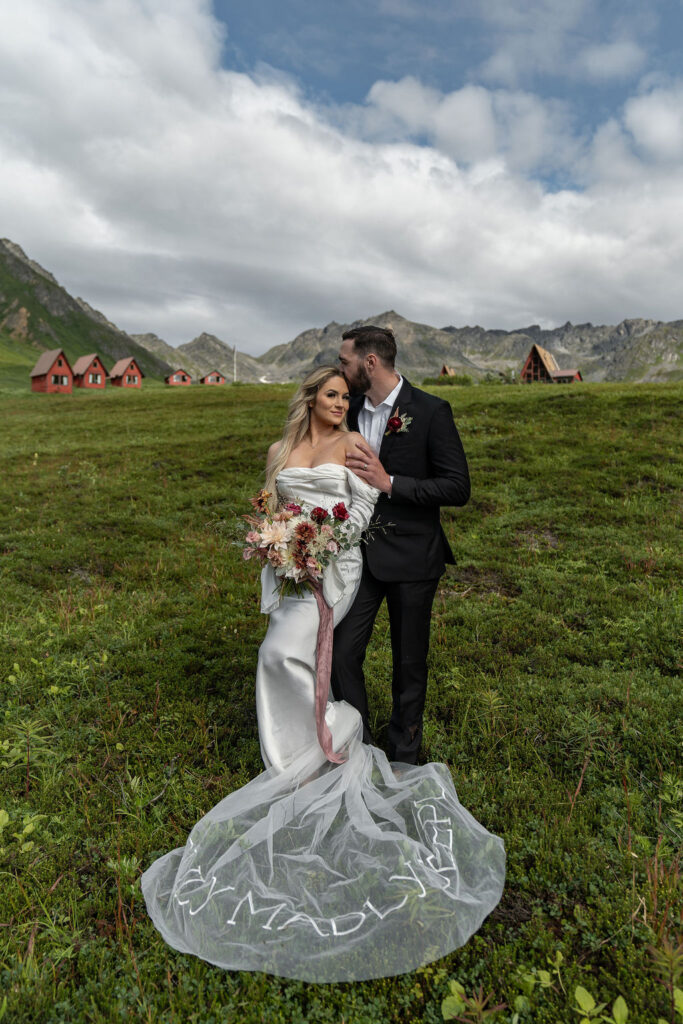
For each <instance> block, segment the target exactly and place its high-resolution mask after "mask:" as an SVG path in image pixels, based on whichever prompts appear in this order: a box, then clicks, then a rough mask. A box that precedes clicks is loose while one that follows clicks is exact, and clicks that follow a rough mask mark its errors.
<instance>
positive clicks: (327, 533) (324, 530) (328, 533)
mask: <svg viewBox="0 0 683 1024" xmlns="http://www.w3.org/2000/svg"><path fill="white" fill-rule="evenodd" d="M320 536H321V537H334V530H333V529H332V527H331V526H330V524H329V523H325V525H324V526H321V527H320Z"/></svg>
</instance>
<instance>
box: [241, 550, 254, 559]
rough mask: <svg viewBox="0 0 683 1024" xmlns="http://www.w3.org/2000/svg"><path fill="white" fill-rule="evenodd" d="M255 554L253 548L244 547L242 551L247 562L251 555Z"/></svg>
mask: <svg viewBox="0 0 683 1024" xmlns="http://www.w3.org/2000/svg"><path fill="white" fill-rule="evenodd" d="M253 554H254V549H253V548H244V549H243V551H242V558H243V559H244V561H245V562H248V561H249V559H250V558H251V556H252V555H253Z"/></svg>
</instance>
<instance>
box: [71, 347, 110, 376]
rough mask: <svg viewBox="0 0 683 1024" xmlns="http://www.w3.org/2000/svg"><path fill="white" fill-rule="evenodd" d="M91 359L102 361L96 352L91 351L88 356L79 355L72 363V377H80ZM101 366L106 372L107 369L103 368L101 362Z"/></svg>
mask: <svg viewBox="0 0 683 1024" xmlns="http://www.w3.org/2000/svg"><path fill="white" fill-rule="evenodd" d="M93 359H99V360H100V362H101V363H102V360H101V359H100V357H99V356H98V354H97V352H92V353H91V354H90V355H89V356H79V358H78V359H77V360H76V362H75V363H74V365H73V373H74V377H81V376H82V375H83V374H84V373H85V372H86V371H87V369H88V367H89V366H90V364H91V363H92V361H93ZM102 368H103V370H104V372H105V373H106V372H107V370H106V368H105V365H104V363H102Z"/></svg>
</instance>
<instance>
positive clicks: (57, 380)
mask: <svg viewBox="0 0 683 1024" xmlns="http://www.w3.org/2000/svg"><path fill="white" fill-rule="evenodd" d="M52 383H53V384H59V377H58V376H57V374H56V373H53V374H52Z"/></svg>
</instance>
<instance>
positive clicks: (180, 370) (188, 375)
mask: <svg viewBox="0 0 683 1024" xmlns="http://www.w3.org/2000/svg"><path fill="white" fill-rule="evenodd" d="M176 373H184V374H185V376H186V377H190V378H191V377H192V374H191V373H188V372H187V370H183V368H182V366H177V367H176V368H175V370H171V372H170V373H169V375H168V377H172V376H173V375H174V374H176ZM168 377H166V380H168Z"/></svg>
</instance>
